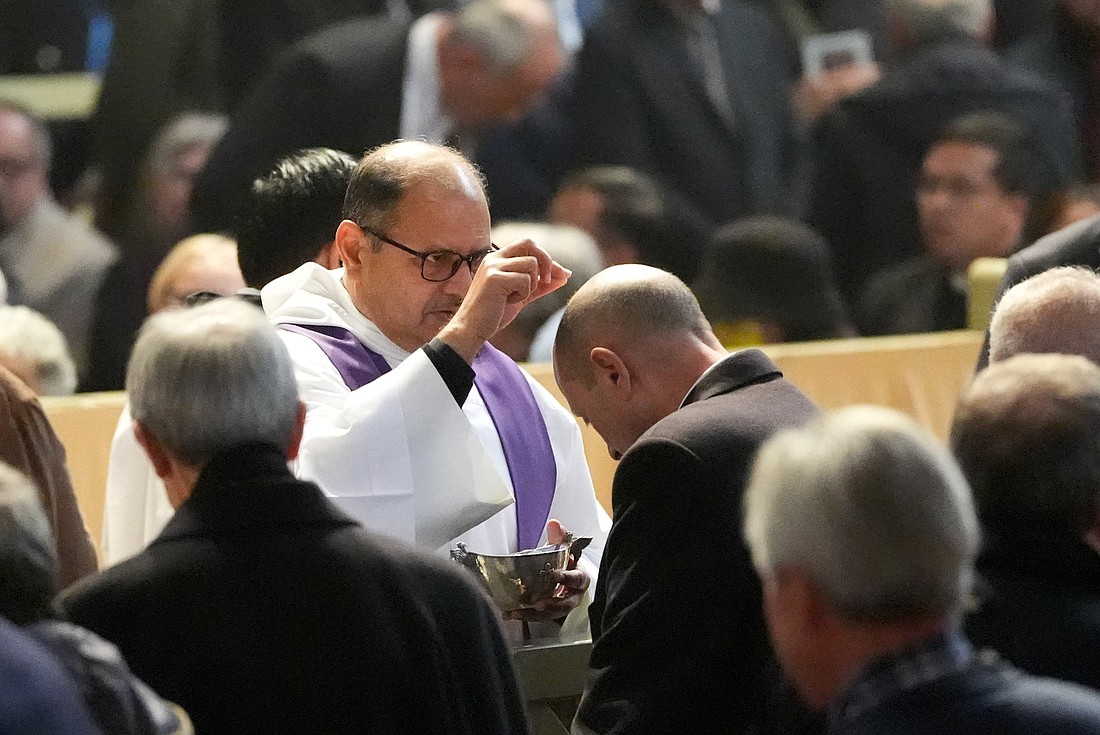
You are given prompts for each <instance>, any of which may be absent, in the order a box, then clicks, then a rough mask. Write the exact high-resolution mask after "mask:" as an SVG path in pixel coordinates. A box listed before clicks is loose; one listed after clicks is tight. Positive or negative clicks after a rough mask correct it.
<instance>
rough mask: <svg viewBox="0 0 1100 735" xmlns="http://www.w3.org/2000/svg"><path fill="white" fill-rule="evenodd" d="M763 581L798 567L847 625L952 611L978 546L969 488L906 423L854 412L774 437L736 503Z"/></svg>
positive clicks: (878, 412)
mask: <svg viewBox="0 0 1100 735" xmlns="http://www.w3.org/2000/svg"><path fill="white" fill-rule="evenodd" d="M744 524H745V526H744V531H745V537H746V540H747V542H748V544H749V548H750V550H751V551H752V557H753V563H754V565H755V566H756V568H757V571H758V572H759V573H760V574H761V576H763V577H766V578H767V577H772V576H774V575H775V573H776V572H777V571H778V570H780V569H782V568H792V567H797V568H799V569H802V570H804V571H805V572H806V573H808V574H809V575H810V577H811V578H812V579H813V580H814V582H815V583H816V584H817V585H818V586H819V588H820V590H821V592H822V594H824V595H825V597H826V599H827V600H828V601H829V602H830V604H831V605H832V606H833V607H834V608H835V609H836V610H837V612H838V613H839V614H841V615H842V616H843V617H844V618H845V619H847V620H850V621H853V622H872V623H882V622H897V621H902V620H906V619H912V618H920V617H924V616H928V615H938V614H950V613H956V612H957V611H958V610H960V608H961V606H962V600H963V599H964V596H965V595H966V594H967V592H968V591H969V588H970V584H971V579H972V575H973V564H974V557H975V555H976V553H977V549H978V542H979V530H978V521H977V518H976V516H975V513H974V506H973V501H972V499H971V496H970V488H969V487H968V486H967V484H966V480H965V479H964V478H963V475H962V472H961V471H960V470H959V467H958V465H956V464H955V461H954V460H953V459H952V458H951V455H950V454H949V453H948V452H947V450H946V449H945V448H944V447H943V446H941V445H940V444H939V442H937V441H936V440H935V439H934V438H933V437H932V436H931V435H929V434H927V433H926V432H925V431H923V430H922V429H921V428H920V427H918V426H917V425H916V424H915V423H913V421H912V420H910V419H909V418H908V417H906V416H904V415H902V414H900V413H898V412H896V411H892V410H890V409H885V408H878V407H873V406H856V407H851V408H847V409H843V410H840V411H837V412H835V413H832V414H827V415H825V416H821V417H819V418H817V419H814V420H812V421H811V422H810V423H808V424H806V425H805V426H803V427H801V428H797V429H788V430H785V431H782V432H780V433H778V434H776V435H775V436H774V437H773V438H772V439H771V440H770V441H768V442H767V443H766V444H765V445H764V447H763V448H762V449H761V450H760V453H759V454H758V456H757V458H756V460H755V463H754V466H753V469H752V473H751V477H750V480H749V484H748V489H747V491H746V495H745V520H744Z"/></svg>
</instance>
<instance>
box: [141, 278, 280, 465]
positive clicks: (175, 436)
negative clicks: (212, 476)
mask: <svg viewBox="0 0 1100 735" xmlns="http://www.w3.org/2000/svg"><path fill="white" fill-rule="evenodd" d="M126 390H127V391H128V392H129V398H130V412H131V414H132V415H133V417H134V420H135V421H137V422H138V423H140V424H141V425H142V426H143V427H144V428H145V430H146V431H147V432H148V433H149V434H151V435H152V436H153V438H155V439H156V440H157V441H158V442H159V443H160V444H161V445H163V446H164V448H165V449H167V450H168V451H169V452H171V453H172V454H174V455H176V456H177V457H178V458H179V459H181V460H183V461H184V462H187V463H188V464H190V465H192V466H195V467H201V466H202V465H204V464H205V463H206V462H207V461H208V460H209V459H210V458H211V457H213V456H214V455H215V454H217V453H219V452H222V451H225V450H226V449H229V448H231V447H233V446H238V445H243V444H251V443H262V444H267V445H270V446H274V447H277V448H278V449H280V450H284V451H285V450H286V448H287V447H288V445H289V443H290V439H291V436H292V435H293V432H294V427H295V419H296V416H297V412H298V386H297V384H296V383H295V379H294V369H293V367H292V365H291V362H290V355H289V354H288V353H287V350H286V347H285V346H284V345H283V342H282V340H281V339H280V338H279V336H278V335H277V334H276V332H275V328H274V327H272V326H271V325H270V324H268V322H267V320H266V319H265V318H264V315H263V312H261V311H260V310H259V309H257V308H256V307H254V306H251V305H249V304H246V303H244V302H243V301H241V300H239V299H236V298H232V297H230V298H222V299H217V300H215V301H211V302H209V303H207V304H204V305H202V306H197V307H195V308H193V309H179V310H175V309H172V310H168V311H164V312H161V313H159V314H156V315H154V316H152V317H150V319H149V320H148V321H147V322H146V323H145V326H143V327H142V329H141V332H140V334H139V335H138V339H137V342H136V344H135V345H134V351H133V354H132V355H131V357H130V366H129V369H128V370H127V373H126Z"/></svg>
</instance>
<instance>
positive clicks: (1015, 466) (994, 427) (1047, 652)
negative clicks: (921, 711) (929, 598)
mask: <svg viewBox="0 0 1100 735" xmlns="http://www.w3.org/2000/svg"><path fill="white" fill-rule="evenodd" d="M951 448H952V450H953V451H954V453H955V457H956V458H957V459H958V461H959V464H960V465H961V466H962V468H963V472H964V473H965V474H966V477H967V480H968V481H969V482H970V486H971V487H972V488H973V490H974V500H975V502H976V504H977V506H978V515H979V517H980V518H981V520H982V528H983V530H984V532H985V534H984V535H985V543H984V544H983V546H982V553H981V555H980V556H979V557H978V571H979V572H980V573H981V575H982V579H983V584H982V585H981V586H980V587H979V594H978V603H979V605H978V608H977V609H976V610H975V611H974V612H972V613H971V614H970V615H969V616H968V618H967V632H968V634H969V635H970V637H971V639H972V640H973V641H974V642H975V643H977V644H979V645H982V646H988V647H990V648H993V649H994V650H996V651H997V652H998V653H1000V654H1001V655H1002V656H1004V657H1005V658H1007V659H1008V660H1010V661H1011V662H1012V663H1014V664H1016V665H1017V666H1019V667H1020V668H1022V669H1024V670H1025V671H1028V672H1030V673H1032V674H1039V675H1042V676H1052V677H1055V678H1057V679H1065V680H1067V681H1074V682H1077V683H1079V684H1085V685H1087V686H1090V687H1092V688H1094V689H1100V662H1098V661H1097V660H1096V657H1094V656H1088V655H1082V651H1092V650H1095V649H1096V648H1097V647H1098V646H1100V503H1098V500H1100V367H1097V366H1096V365H1094V364H1093V363H1091V362H1089V361H1088V360H1086V359H1085V358H1083V357H1078V356H1069V355H1054V354H1049V355H1017V356H1015V357H1010V358H1008V359H1006V360H998V361H996V362H994V363H993V364H992V365H990V366H989V368H987V369H986V370H984V371H982V372H981V373H980V374H979V375H978V376H977V377H976V378H975V379H974V382H973V384H971V385H970V387H969V388H968V389H967V390H966V392H965V393H964V394H963V396H962V398H961V399H960V400H959V406H958V409H957V411H956V413H955V419H954V424H953V426H952V429H951Z"/></svg>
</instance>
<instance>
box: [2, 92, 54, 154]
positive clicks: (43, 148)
mask: <svg viewBox="0 0 1100 735" xmlns="http://www.w3.org/2000/svg"><path fill="white" fill-rule="evenodd" d="M0 112H8V113H11V114H13V115H18V116H19V117H22V118H23V119H24V120H26V121H27V122H28V123H29V124H30V126H31V139H32V144H33V145H34V155H35V159H36V160H35V163H37V164H39V165H41V166H42V167H44V168H46V169H49V168H50V166H51V164H52V163H53V136H51V135H50V129H49V128H48V127H47V126H46V122H45V121H44V120H43V119H42V118H41V117H39V116H38V115H36V114H35V113H34V112H33V111H32V110H31V109H30V108H29V107H25V106H24V105H21V104H19V103H18V102H15V101H13V100H5V99H0Z"/></svg>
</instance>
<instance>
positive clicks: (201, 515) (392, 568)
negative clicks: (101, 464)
mask: <svg viewBox="0 0 1100 735" xmlns="http://www.w3.org/2000/svg"><path fill="white" fill-rule="evenodd" d="M445 564H446V563H445V562H444V561H441V560H435V559H431V558H427V557H423V556H421V555H419V554H417V553H415V552H413V551H411V550H408V549H406V548H404V547H402V546H400V545H399V544H395V543H390V542H387V541H384V540H382V539H379V538H377V537H375V536H374V535H372V534H370V533H368V532H366V531H365V530H363V529H362V528H361V527H359V526H358V524H356V523H355V522H354V521H352V520H351V519H350V518H348V517H347V516H345V515H343V514H342V513H341V512H340V511H339V510H337V509H336V508H335V506H333V505H332V504H331V503H330V502H329V501H328V500H327V499H326V498H324V497H323V496H322V494H321V492H320V490H318V489H317V487H316V486H315V485H313V484H311V483H306V482H301V481H298V480H296V479H295V478H294V477H293V476H292V475H291V474H290V473H289V472H288V470H287V468H286V462H285V460H284V459H283V458H282V457H281V456H280V454H279V453H278V452H276V451H274V450H272V449H269V448H263V447H259V448H258V447H240V448H237V449H235V450H234V451H232V452H227V453H225V454H223V455H220V456H219V457H215V458H214V459H213V460H211V462H210V463H209V464H208V465H207V466H206V467H205V468H204V470H203V472H202V475H201V477H200V478H199V482H198V484H197V485H196V487H195V490H194V494H193V495H192V496H191V497H190V498H189V499H188V500H187V502H185V503H184V504H183V506H181V507H180V509H179V510H178V512H177V513H176V515H175V516H174V517H173V518H172V520H171V521H169V523H168V526H167V527H166V528H165V529H164V531H163V532H162V533H161V535H160V536H158V537H157V539H156V540H154V541H153V542H152V543H151V544H150V545H149V547H148V548H147V549H146V550H145V551H144V552H142V553H141V554H139V555H138V556H136V557H134V558H133V559H130V560H128V561H126V562H123V563H122V564H119V565H117V566H114V567H112V568H110V569H108V570H107V571H105V572H104V573H102V574H101V575H99V576H98V577H93V578H89V579H86V580H84V581H83V582H81V583H80V584H78V585H76V586H74V587H72V588H70V589H69V590H67V591H66V592H65V594H64V595H63V597H62V600H61V603H62V606H63V608H64V610H65V612H66V613H68V615H69V617H70V618H71V619H72V620H73V622H76V623H78V624H80V625H83V626H84V627H87V628H90V629H91V630H93V631H95V632H96V633H98V634H99V635H101V636H103V637H104V638H106V639H108V640H109V641H111V642H113V643H115V644H116V645H117V646H118V647H119V648H120V649H121V651H122V653H123V656H124V657H125V659H126V661H127V662H128V663H129V664H130V667H131V669H132V670H133V672H134V674H135V675H136V676H138V677H140V678H141V679H143V680H144V681H145V682H146V683H148V684H149V685H150V686H151V687H152V688H153V689H154V690H155V691H157V692H158V693H160V694H161V695H162V696H164V697H165V698H167V699H169V700H171V701H173V702H176V703H178V704H180V705H181V706H182V707H183V708H184V709H186V710H187V712H188V713H189V714H190V715H191V717H192V719H193V720H194V723H195V729H196V731H197V732H198V733H253V732H254V733H307V732H324V733H345V732H346V733H409V734H410V735H412V734H413V733H439V734H440V735H442V734H443V733H469V735H481V734H482V733H500V735H505V734H508V735H511V733H517V732H519V733H523V732H526V725H525V722H524V715H523V709H522V705H521V702H520V700H519V697H518V694H517V690H516V683H515V680H514V679H513V675H512V671H511V667H510V664H509V660H508V652H507V650H506V649H505V647H504V644H503V642H502V640H501V637H500V633H499V630H498V629H497V625H496V617H497V616H496V613H495V611H494V610H493V609H492V607H491V605H490V603H489V602H488V600H487V599H486V597H485V596H484V595H483V594H481V592H480V591H479V590H478V589H476V588H475V587H473V586H472V585H473V580H472V578H467V577H465V576H464V575H465V574H466V572H464V571H462V570H459V569H457V568H451V567H449V566H445Z"/></svg>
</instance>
